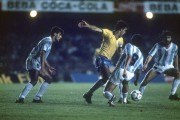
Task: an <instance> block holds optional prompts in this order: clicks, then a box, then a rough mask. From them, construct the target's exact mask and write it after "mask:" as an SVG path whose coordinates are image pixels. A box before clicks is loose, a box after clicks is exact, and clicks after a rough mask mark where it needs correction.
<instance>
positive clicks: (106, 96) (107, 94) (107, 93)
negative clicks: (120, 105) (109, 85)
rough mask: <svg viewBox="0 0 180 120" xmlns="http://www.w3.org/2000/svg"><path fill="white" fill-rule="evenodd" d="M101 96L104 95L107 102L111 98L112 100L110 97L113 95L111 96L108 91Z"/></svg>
mask: <svg viewBox="0 0 180 120" xmlns="http://www.w3.org/2000/svg"><path fill="white" fill-rule="evenodd" d="M103 95H104V97H105V98H107V99H108V100H111V98H112V96H113V94H112V93H111V92H109V91H105V92H103Z"/></svg>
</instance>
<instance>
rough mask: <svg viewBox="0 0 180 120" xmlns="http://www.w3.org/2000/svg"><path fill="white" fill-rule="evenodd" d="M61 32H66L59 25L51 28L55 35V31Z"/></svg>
mask: <svg viewBox="0 0 180 120" xmlns="http://www.w3.org/2000/svg"><path fill="white" fill-rule="evenodd" d="M59 32H60V33H61V34H64V30H63V29H61V28H60V27H58V26H54V27H52V28H51V36H52V35H54V33H59Z"/></svg>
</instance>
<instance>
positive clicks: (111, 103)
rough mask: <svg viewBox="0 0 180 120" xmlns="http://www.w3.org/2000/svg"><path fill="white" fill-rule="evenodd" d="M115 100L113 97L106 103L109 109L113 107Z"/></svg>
mask: <svg viewBox="0 0 180 120" xmlns="http://www.w3.org/2000/svg"><path fill="white" fill-rule="evenodd" d="M115 100H116V96H115V95H113V96H112V98H111V100H109V101H108V104H109V107H114V106H115V103H114V101H115Z"/></svg>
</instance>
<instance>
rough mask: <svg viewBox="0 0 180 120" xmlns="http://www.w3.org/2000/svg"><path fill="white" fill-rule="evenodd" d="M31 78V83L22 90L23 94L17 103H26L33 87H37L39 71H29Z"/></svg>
mask: <svg viewBox="0 0 180 120" xmlns="http://www.w3.org/2000/svg"><path fill="white" fill-rule="evenodd" d="M29 76H30V79H31V82H29V83H27V84H26V86H25V87H24V89H23V90H22V92H21V94H20V95H19V98H18V99H17V100H16V103H24V99H25V98H26V96H27V95H28V94H29V92H30V91H31V89H32V88H33V86H35V85H36V83H37V80H38V71H37V70H29Z"/></svg>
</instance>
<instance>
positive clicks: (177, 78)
mask: <svg viewBox="0 0 180 120" xmlns="http://www.w3.org/2000/svg"><path fill="white" fill-rule="evenodd" d="M164 74H165V75H167V76H172V77H174V80H173V82H172V88H171V92H170V95H169V99H170V100H177V101H179V100H180V98H179V97H178V95H177V93H176V91H177V89H178V86H179V84H180V73H179V71H178V70H177V69H175V68H170V69H168V70H166V71H164Z"/></svg>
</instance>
